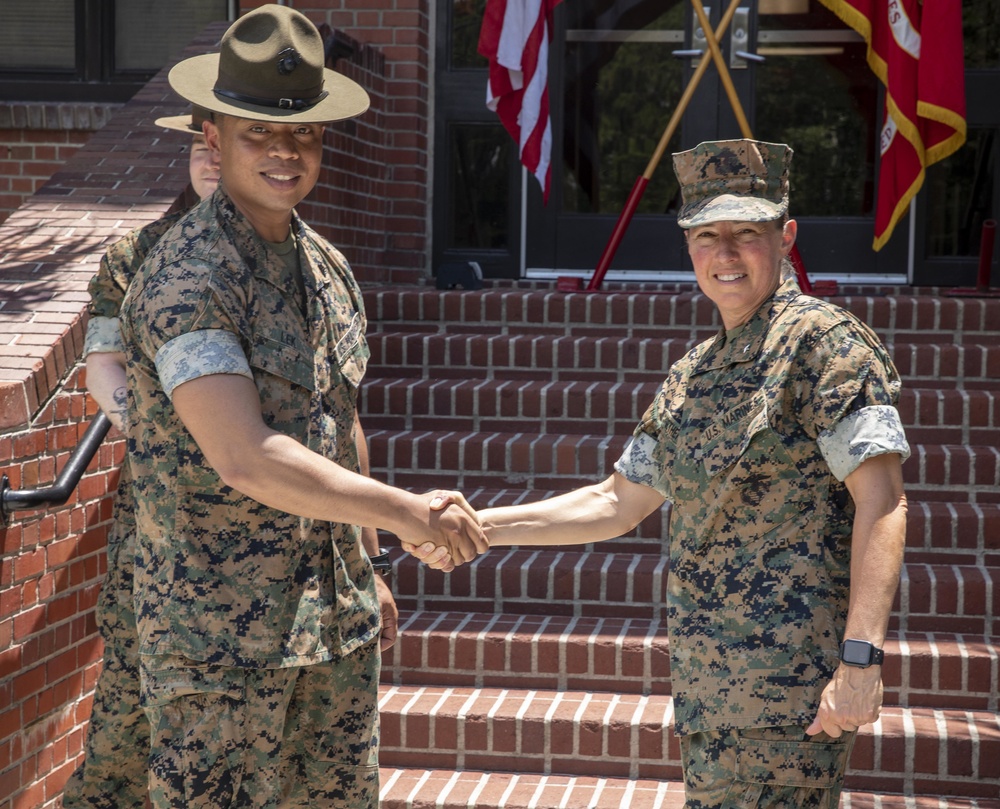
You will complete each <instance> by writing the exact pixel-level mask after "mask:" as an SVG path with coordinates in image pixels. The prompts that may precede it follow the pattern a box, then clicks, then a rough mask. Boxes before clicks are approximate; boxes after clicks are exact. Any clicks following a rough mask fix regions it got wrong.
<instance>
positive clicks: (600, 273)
mask: <svg viewBox="0 0 1000 809" xmlns="http://www.w3.org/2000/svg"><path fill="white" fill-rule="evenodd" d="M692 2H693V3H695V4H696V5H695V8H696V9H697V8H699V7H698V5H697V3H698V2H699V0H692ZM740 2H741V0H730V3H729V7H728V8H727V9H726V13H725V14H723V15H722V20H721V21H720V22H719V28H718V30H717V31H716V32H715V39H716V40H717V39H718V38H719V37H721V36H722V35H723V34H724V33H725V31H726V29H727V28H728V27H729V23H730V22H731V21H732V19H733V15H734V14H735V13H736V9H737V7H738V6H739V4H740ZM704 13H705V12H704V11H702V16H704ZM702 30H703V31H704V32H705V38H706V39H708V41H709V42H711V41H712V38H713V35H712V29H711V27H709V26H708V25H705V23H702ZM716 48H718V43H716ZM711 61H712V57H711V54H708V53H703V54H702V56H701V61H700V62H698V66H697V67H696V68H695V71H694V74H693V75H692V76H691V81H689V82H688V86H687V87H686V88H685V89H684V93H683V94H682V95H681V98H680V101H678V102H677V106H676V107H675V108H674V113H673V115H671V116H670V121H669V123H668V124H667V128H666V129H665V130H664V131H663V135H662V137H661V138H660V142H659V143H658V144H657V145H656V150H655V151H654V152H653V155H652V157H651V158H650V159H649V163H647V164H646V170H645V171H644V172H643V173H642V174H641V175H639V176H638V177H637V178H636V180H635V184H634V185H633V186H632V190H631V191H630V192H629V195H628V199H626V200H625V206H624V207H623V208H622V212H621V214H619V216H618V222H617V223H615V228H614V230H613V231H611V238H610V239H608V243H607V244H606V245H605V247H604V252H603V253H601V258H600V261H598V262H597V269H595V270H594V274H593V276H591V279H590V282H589V283H588V284H587V291H589V292H592V291H595V290H598V289H600V288H601V282H602V281H604V276H605V274H606V273H607V271H608V267H610V266H611V261H612V260H613V259H614V257H615V253H616V252H617V251H618V245H619V244H621V240H622V238H623V237H624V236H625V231H626V230H628V226H629V222H631V221H632V215H633V214H634V213H635V209H636V208H638V207H639V202H640V200H641V199H642V195H643V194H644V193H645V191H646V186H647V185H648V184H649V181H650V179H651V178H652V176H653V172H654V171H656V166H657V165H658V164H659V162H660V159H661V158H662V157H663V153H664V152H665V151H666V150H667V146H668V145H669V143H670V139H671V138H672V137H673V136H674V132H675V131H676V130H677V126H678V124H680V121H681V118H682V117H683V115H684V111H685V110H686V109H687V106H688V104H689V103H690V102H691V97H692V96H693V95H694V91H695V90H696V89H697V87H698V83H699V82H700V81H701V78H702V76H704V75H705V71H706V70H708V65H709V62H711Z"/></svg>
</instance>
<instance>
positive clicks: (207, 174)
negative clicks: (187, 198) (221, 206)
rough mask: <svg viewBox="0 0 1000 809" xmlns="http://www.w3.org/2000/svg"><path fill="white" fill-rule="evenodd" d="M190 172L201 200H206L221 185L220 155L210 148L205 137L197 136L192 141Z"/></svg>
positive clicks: (193, 185) (192, 182)
mask: <svg viewBox="0 0 1000 809" xmlns="http://www.w3.org/2000/svg"><path fill="white" fill-rule="evenodd" d="M188 170H189V172H190V173H191V187H192V188H193V189H194V192H195V193H196V194H197V195H198V197H199V198H200V199H205V197H207V196H209V195H210V194H211V193H212V192H213V191H215V189H216V187H217V186H218V185H219V154H218V152H216V151H215V150H214V149H211V148H209V145H208V144H207V143H206V142H205V138H204V136H203V135H195V136H194V138H193V139H192V140H191V155H190V157H189V158H188Z"/></svg>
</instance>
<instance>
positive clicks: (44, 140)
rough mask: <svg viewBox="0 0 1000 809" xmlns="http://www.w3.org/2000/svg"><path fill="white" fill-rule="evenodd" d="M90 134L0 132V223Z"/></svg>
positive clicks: (12, 130) (72, 132) (30, 131)
mask: <svg viewBox="0 0 1000 809" xmlns="http://www.w3.org/2000/svg"><path fill="white" fill-rule="evenodd" d="M91 134H92V133H90V132H79V131H69V132H47V131H36V130H27V129H2V130H0V223H2V222H3V221H4V220H5V219H6V218H7V217H8V216H10V215H11V213H12V212H13V211H15V210H17V208H18V207H20V205H21V203H22V202H24V201H25V200H26V199H27V198H28V197H30V196H31V195H32V194H34V193H35V192H36V191H37V190H38V189H39V188H41V187H42V185H44V184H45V182H46V181H47V180H48V179H49V177H51V176H52V175H53V173H55V171H56V170H57V169H58V168H59V167H60V166H61V165H62V164H63V163H65V162H66V161H67V160H68V159H69V158H70V157H72V156H73V154H74V153H75V152H76V150H77V149H78V148H80V146H82V145H83V144H84V143H86V142H87V138H89V137H90V135H91Z"/></svg>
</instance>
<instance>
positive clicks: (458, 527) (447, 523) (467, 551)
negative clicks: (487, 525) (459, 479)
mask: <svg viewBox="0 0 1000 809" xmlns="http://www.w3.org/2000/svg"><path fill="white" fill-rule="evenodd" d="M422 496H423V497H424V498H426V502H427V508H428V519H427V521H428V525H429V526H430V527H431V529H432V530H436V531H437V532H438V534H439V539H438V540H437V541H434V542H427V541H425V542H421V543H420V547H424V546H427V545H428V544H432V545H434V546H436V547H440V548H443V549H444V550H445V551H446V552H447V554H448V557H449V558H450V560H451V562H452V563H453V565H461V564H464V563H465V562H471V561H472V560H473V559H475V558H476V556H478V555H479V554H481V553H485V552H486V551H488V550H489V548H490V545H489V542H488V541H487V540H486V534H485V533H484V532H483V528H482V526H481V525H480V523H479V515H478V514H476V511H475V509H474V508H472V506H470V505H469V503H468V502H467V501H466V499H465V497H464V496H463V495H462V493H461V492H454V491H443V490H435V491H431V492H427V494H425V495H422ZM401 544H402V545H403V548H404V549H408V548H412V547H417V546H415V545H414V544H413V543H410V542H406V541H405V540H404V541H402V542H401ZM409 552H412V551H409ZM440 555H441V554H439V553H438V554H434V556H435V558H438V557H440ZM418 558H419V557H418ZM436 569H438V570H444V569H446V568H445V567H442V566H440V565H438V566H436ZM447 569H450V568H447Z"/></svg>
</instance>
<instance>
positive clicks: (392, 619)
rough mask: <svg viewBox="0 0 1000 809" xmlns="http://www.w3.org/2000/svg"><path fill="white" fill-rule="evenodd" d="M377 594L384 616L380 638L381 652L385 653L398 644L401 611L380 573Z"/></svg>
mask: <svg viewBox="0 0 1000 809" xmlns="http://www.w3.org/2000/svg"><path fill="white" fill-rule="evenodd" d="M375 592H376V593H378V606H379V611H380V612H381V614H382V634H381V635H380V636H379V643H378V645H379V650H380V651H383V652H384V651H385V650H386V649H388V648H389V647H391V646H392V645H393V644H394V643H395V642H396V636H397V634H398V633H399V610H398V609H397V608H396V599H394V598H393V597H392V591H391V590H390V589H389V585H388V584H386V583H385V579H383V578H382V577H381V576H380V575H379V574H378V573H376V574H375Z"/></svg>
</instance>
